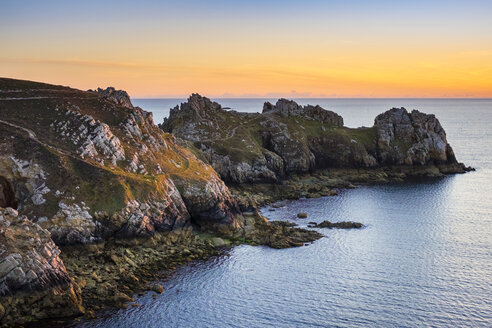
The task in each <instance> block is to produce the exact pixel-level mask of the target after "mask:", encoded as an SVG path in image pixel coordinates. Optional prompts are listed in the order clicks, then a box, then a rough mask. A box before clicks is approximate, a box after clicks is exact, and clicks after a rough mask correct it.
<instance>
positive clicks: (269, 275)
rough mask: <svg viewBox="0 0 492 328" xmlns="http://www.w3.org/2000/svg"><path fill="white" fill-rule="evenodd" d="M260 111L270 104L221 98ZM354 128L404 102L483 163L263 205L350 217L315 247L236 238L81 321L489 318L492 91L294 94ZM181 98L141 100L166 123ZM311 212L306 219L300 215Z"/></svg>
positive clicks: (471, 321) (445, 322) (309, 323)
mask: <svg viewBox="0 0 492 328" xmlns="http://www.w3.org/2000/svg"><path fill="white" fill-rule="evenodd" d="M214 100H215V101H217V102H219V103H220V104H222V106H223V107H228V108H230V109H233V110H237V111H244V112H261V110H262V107H263V102H264V101H270V102H275V101H276V99H214ZM295 100H296V101H297V102H298V103H300V104H312V105H316V104H319V105H321V106H322V107H323V108H325V109H329V110H333V111H335V112H337V113H338V114H340V115H342V116H343V118H344V121H345V125H346V126H349V127H359V126H372V124H373V122H374V118H375V117H376V116H377V115H378V114H380V113H382V112H384V111H386V110H388V109H390V108H392V107H405V108H407V109H408V110H413V109H418V110H420V111H422V112H425V113H432V114H435V115H436V116H437V117H438V118H439V120H440V122H441V124H442V126H443V127H444V129H445V130H446V132H447V137H448V142H449V143H450V144H451V145H452V147H453V148H454V151H455V153H456V156H457V158H458V160H459V161H461V162H464V163H465V164H466V165H470V166H472V167H474V168H475V169H476V171H474V172H469V173H466V174H459V175H452V176H447V177H444V178H437V179H431V180H426V181H420V182H404V183H390V184H381V185H374V186H359V187H357V188H356V189H350V190H341V191H340V193H339V195H338V196H331V197H323V198H318V199H300V200H296V201H288V202H286V204H285V206H284V207H281V208H278V209H275V211H270V210H269V207H265V208H263V209H262V212H263V214H264V215H265V216H266V217H268V218H269V219H270V220H292V221H295V222H296V223H298V224H299V226H301V227H305V226H307V223H308V222H309V221H315V222H321V221H323V220H330V221H346V220H353V221H358V222H362V223H363V224H364V225H365V227H364V228H363V229H358V230H336V229H333V230H327V229H319V231H320V232H321V233H323V235H324V236H325V237H324V238H322V239H320V240H318V241H315V242H314V243H312V244H311V245H309V246H304V247H298V248H290V249H281V250H276V249H271V248H268V247H263V246H257V247H253V246H247V245H243V246H238V247H235V248H233V249H231V250H230V251H228V252H227V253H226V254H224V255H223V256H219V257H214V258H211V259H209V260H206V261H200V262H194V263H190V264H189V265H186V266H184V267H182V268H180V269H178V270H177V271H176V272H175V273H174V274H173V275H172V277H171V278H170V279H167V280H165V281H163V282H162V285H163V287H164V292H163V293H162V294H160V295H157V298H156V299H155V300H154V299H153V298H152V295H151V294H152V293H151V292H149V293H147V294H146V295H144V296H140V297H136V302H137V303H139V304H140V305H141V306H140V307H129V308H128V309H121V310H113V311H109V312H105V313H100V314H98V319H96V320H93V321H87V322H83V323H79V324H77V325H76V327H87V328H88V327H104V328H110V327H111V328H114V327H151V328H158V327H159V328H160V327H238V328H240V327H244V328H252V327H492V99H295ZM184 101H185V99H134V100H133V103H134V104H135V105H137V106H140V107H142V108H143V109H145V110H148V111H151V112H153V114H154V120H155V122H156V123H161V122H162V120H163V119H164V117H166V116H167V115H168V114H169V109H170V108H172V107H175V106H176V105H178V104H179V103H181V102H184ZM298 212H306V213H307V214H308V218H306V219H297V218H296V217H295V216H296V213H298Z"/></svg>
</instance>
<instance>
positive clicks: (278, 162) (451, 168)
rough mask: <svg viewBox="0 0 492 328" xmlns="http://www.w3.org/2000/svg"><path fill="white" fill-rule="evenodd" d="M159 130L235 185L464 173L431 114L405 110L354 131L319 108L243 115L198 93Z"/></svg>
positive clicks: (283, 106)
mask: <svg viewBox="0 0 492 328" xmlns="http://www.w3.org/2000/svg"><path fill="white" fill-rule="evenodd" d="M160 127H161V128H162V129H164V130H165V131H167V132H171V133H173V134H175V135H176V136H177V137H179V138H182V139H184V140H186V141H187V142H188V145H189V146H190V147H195V148H196V150H195V152H196V153H200V154H201V156H202V158H203V159H205V160H206V161H208V162H209V163H210V164H211V165H212V166H213V167H214V169H215V170H216V171H217V172H218V173H219V174H220V176H221V178H222V179H223V180H224V181H226V182H228V183H232V184H244V183H278V182H280V181H283V180H285V179H286V178H288V177H289V176H292V175H296V174H305V173H312V172H315V171H319V170H324V169H329V168H380V167H388V166H392V165H407V166H412V167H418V166H434V167H436V169H437V171H438V174H439V172H441V173H446V174H447V173H456V172H464V171H465V170H466V168H465V166H464V165H462V164H460V163H458V162H457V161H456V158H455V156H454V153H453V151H452V148H451V146H450V145H449V144H448V143H447V140H446V134H445V132H444V130H443V128H442V127H441V125H440V123H439V121H438V120H437V118H435V116H434V115H427V114H424V113H420V112H418V111H412V112H411V113H408V112H407V111H406V110H405V109H403V108H402V109H392V110H390V111H388V112H386V113H384V114H381V115H379V116H378V117H377V118H376V120H375V123H374V126H373V127H371V128H358V129H352V128H347V127H344V126H343V119H342V118H341V117H340V116H339V115H337V114H335V113H333V112H331V111H327V110H325V109H323V108H321V107H320V106H311V105H308V106H300V105H298V104H297V103H296V102H294V101H292V100H286V99H280V100H278V101H277V103H276V104H275V105H272V104H271V103H268V102H266V103H265V104H264V107H263V112H262V114H251V113H239V112H235V111H227V110H224V109H222V107H221V106H220V104H218V103H216V102H212V101H210V100H209V99H207V98H205V97H202V96H200V95H197V94H193V95H192V96H191V97H190V98H189V99H188V101H187V102H185V103H183V104H181V105H180V106H179V107H176V108H174V109H172V110H171V112H170V115H169V118H167V119H165V120H164V123H163V124H162V125H161V126H160ZM419 171H420V169H419ZM432 175H435V173H432Z"/></svg>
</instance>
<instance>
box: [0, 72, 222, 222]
mask: <svg viewBox="0 0 492 328" xmlns="http://www.w3.org/2000/svg"><path fill="white" fill-rule="evenodd" d="M0 90H1V91H2V92H0V114H1V116H2V118H1V119H2V120H5V121H8V122H10V123H14V124H16V125H19V126H22V127H24V128H27V129H30V130H32V131H33V132H35V134H36V136H37V138H38V139H39V140H40V141H42V142H43V143H46V144H48V145H50V146H54V147H53V148H51V147H45V146H43V145H41V144H39V143H36V142H35V141H33V140H31V139H30V138H29V136H28V134H27V132H24V131H21V130H19V129H15V128H12V127H8V126H6V125H4V124H2V126H1V127H2V129H0V137H1V138H2V140H9V138H11V137H12V136H15V138H14V139H12V140H11V141H10V140H9V142H13V143H14V146H13V147H12V149H11V150H10V151H12V152H13V153H15V154H14V155H15V156H16V158H21V159H24V160H30V159H32V160H34V161H35V162H36V163H39V164H40V165H41V166H42V167H43V169H44V170H45V171H46V173H47V174H48V177H49V179H48V187H49V188H50V189H51V190H52V192H50V193H48V194H46V196H45V198H46V199H47V202H46V203H45V204H43V205H41V206H38V207H36V209H35V210H36V212H37V214H38V215H39V214H41V215H46V216H51V215H53V214H54V213H55V212H56V211H57V209H58V205H57V204H58V202H59V201H60V198H57V197H55V196H54V191H56V190H59V191H61V192H64V194H65V195H67V194H70V195H74V197H75V200H74V202H80V201H84V202H85V203H86V204H87V205H88V206H89V207H90V208H91V212H92V211H99V210H103V211H107V212H109V213H112V212H114V211H116V210H118V209H120V208H121V207H122V206H124V204H125V203H126V202H127V201H128V200H132V199H140V200H145V199H148V198H150V197H155V198H159V195H163V196H164V195H165V193H166V192H167V185H168V183H169V182H168V180H167V178H169V177H173V176H174V177H179V178H180V180H179V181H187V182H189V183H197V184H205V183H206V182H207V179H208V178H209V177H210V174H215V173H214V172H213V170H211V169H210V168H208V167H207V166H206V165H204V164H203V163H202V162H200V161H199V160H197V158H196V157H195V156H194V155H193V154H192V153H191V152H189V151H188V150H185V149H183V148H181V147H179V146H177V145H176V144H175V143H174V141H173V140H172V139H173V138H172V136H171V135H169V134H166V133H164V132H162V131H161V130H160V129H158V128H157V127H148V128H149V129H150V132H151V134H152V135H154V136H156V137H158V136H160V137H162V138H163V139H164V140H166V143H167V145H168V146H169V147H168V149H166V150H164V151H162V152H159V153H156V152H153V153H151V154H149V155H148V156H147V157H144V162H145V164H146V165H149V166H151V167H156V166H157V164H159V165H160V167H161V169H162V171H163V173H162V174H136V173H131V172H128V171H127V169H126V168H127V163H118V165H117V166H116V167H114V166H111V165H101V164H99V163H96V162H94V161H92V160H90V159H85V160H82V159H80V158H79V157H78V156H77V155H76V154H75V149H76V147H77V146H76V145H74V144H73V143H72V142H70V140H67V138H64V137H62V136H60V135H58V134H56V133H54V130H53V129H52V128H50V124H51V123H52V122H53V121H54V120H56V119H65V120H66V119H67V116H63V115H62V114H60V111H56V110H55V108H58V109H69V110H71V111H76V112H78V113H80V114H83V115H85V114H87V115H91V116H92V117H94V119H96V120H99V121H101V122H104V123H106V124H108V125H109V126H110V128H111V130H112V132H113V133H114V134H115V135H116V136H117V137H118V138H119V139H120V141H121V142H122V146H123V147H124V149H125V152H126V154H132V153H134V152H138V151H139V150H140V149H139V146H138V145H135V144H134V143H132V142H130V140H128V138H127V137H126V136H125V134H124V132H123V131H122V129H121V127H120V123H121V122H123V121H124V119H125V118H126V117H127V115H128V114H129V113H130V111H132V109H128V108H124V107H119V106H117V105H115V104H113V103H110V102H108V101H105V100H103V99H101V98H99V97H98V96H97V95H96V94H94V93H90V92H84V91H80V90H75V89H71V88H67V87H61V86H53V85H49V84H44V83H37V82H30V81H20V80H12V79H0ZM6 90H7V91H6ZM8 90H15V92H10V91H8ZM9 98H31V99H17V100H11V99H9ZM76 119H77V118H75V120H76ZM75 123H77V122H76V121H75ZM56 148H60V149H62V150H63V151H65V152H66V153H69V154H71V155H69V156H66V155H65V154H63V153H60V152H58V151H57V150H56ZM128 157H129V156H128V155H127V158H128ZM141 162H142V161H141ZM41 215H39V216H41Z"/></svg>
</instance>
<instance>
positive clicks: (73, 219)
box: [0, 79, 241, 245]
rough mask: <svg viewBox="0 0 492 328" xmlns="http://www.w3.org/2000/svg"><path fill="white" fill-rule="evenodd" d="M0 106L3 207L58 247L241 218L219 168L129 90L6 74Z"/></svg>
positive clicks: (234, 222)
mask: <svg viewBox="0 0 492 328" xmlns="http://www.w3.org/2000/svg"><path fill="white" fill-rule="evenodd" d="M0 113H1V114H2V115H1V116H2V118H0V126H1V129H0V140H2V141H1V142H0V185H1V189H0V194H1V195H0V202H1V203H2V204H1V205H2V206H14V207H17V209H18V210H19V212H20V213H21V214H24V215H28V216H29V217H30V218H31V219H32V220H33V221H36V222H38V223H39V224H40V225H41V226H42V227H43V228H45V229H47V230H48V231H50V232H51V235H52V238H53V240H54V241H55V243H56V244H57V245H67V244H87V243H93V242H97V241H101V240H103V239H105V238H107V237H109V236H116V237H137V236H149V235H153V234H154V233H155V232H156V231H170V230H173V229H179V228H182V227H186V226H189V225H190V224H192V223H196V224H199V225H203V226H207V227H213V226H216V225H230V226H233V227H239V226H240V225H241V224H240V223H238V221H237V220H236V216H237V217H240V212H239V209H238V207H237V204H236V203H235V202H234V200H233V199H232V197H231V194H230V192H229V190H228V189H227V187H226V186H225V185H224V183H223V182H222V180H221V179H220V178H219V176H218V175H217V174H216V172H215V171H214V170H213V169H212V168H211V167H210V166H209V165H207V164H205V163H203V162H202V161H200V160H199V159H197V158H196V156H195V155H193V154H192V153H191V152H190V151H188V150H186V149H184V148H182V147H180V146H179V145H177V144H176V142H175V139H174V137H173V136H172V135H169V134H166V133H163V132H162V130H160V129H159V128H157V127H156V126H155V125H154V123H153V119H152V114H151V113H147V112H145V111H144V110H142V109H140V108H138V107H134V106H133V105H132V104H131V102H130V99H129V97H128V94H127V93H126V92H124V91H117V90H114V89H113V88H108V89H106V90H101V89H98V91H97V92H94V91H89V92H84V91H79V90H75V89H70V88H67V87H60V86H53V85H47V84H41V83H34V82H28V81H18V80H11V79H0Z"/></svg>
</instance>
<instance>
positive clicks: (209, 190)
mask: <svg viewBox="0 0 492 328" xmlns="http://www.w3.org/2000/svg"><path fill="white" fill-rule="evenodd" d="M1 89H4V92H3V93H2V94H1V95H0V105H2V112H3V113H4V114H5V117H7V118H8V120H9V121H8V122H7V121H4V122H3V123H2V124H3V125H4V126H5V129H3V130H0V135H1V136H2V137H3V140H4V142H3V143H2V144H1V146H2V147H0V178H1V179H0V186H1V187H2V189H1V190H2V193H1V194H0V196H2V198H3V200H2V203H1V204H0V206H1V207H4V208H5V210H3V209H0V210H1V215H0V223H1V224H0V228H1V230H0V232H1V233H0V238H1V239H2V241H3V243H2V247H3V248H4V250H3V253H2V255H1V256H2V257H1V258H0V269H1V270H0V273H1V275H0V283H1V288H2V289H1V294H0V319H1V322H0V325H1V326H11V325H13V324H23V323H26V324H27V323H30V322H31V323H33V324H35V323H39V322H42V321H43V320H45V319H48V320H50V321H53V320H58V319H53V318H61V319H60V320H61V321H64V320H65V319H64V318H73V317H77V316H80V315H81V314H84V313H85V315H86V317H87V318H90V317H93V316H94V315H95V313H96V312H98V311H101V310H104V309H105V308H107V307H115V308H116V307H128V306H138V305H136V304H134V303H133V300H132V298H133V295H134V294H135V293H141V292H144V291H146V290H154V291H155V292H159V291H161V288H160V287H159V286H157V285H156V281H157V280H158V279H161V278H162V277H165V276H167V275H168V274H169V273H170V272H172V271H173V270H175V269H176V267H178V266H180V265H182V264H184V263H187V262H189V261H193V260H197V259H204V258H208V257H210V256H214V255H217V254H220V252H221V249H222V248H224V247H232V246H235V245H240V244H250V245H265V246H269V247H271V248H289V247H299V246H303V245H305V244H307V243H310V242H313V241H315V240H317V239H319V238H322V234H320V233H319V232H317V231H315V230H312V229H301V228H296V227H295V224H293V223H289V222H282V221H273V222H268V221H267V220H266V219H265V218H264V217H263V216H262V215H261V214H260V212H259V208H260V207H261V206H264V205H266V204H270V203H272V202H274V201H277V200H283V199H298V198H301V197H309V198H317V197H322V196H330V195H332V196H333V195H336V194H337V192H338V191H337V190H339V189H341V188H353V187H354V186H355V185H359V184H375V183H386V182H389V181H403V180H406V179H411V178H414V177H420V178H425V179H427V178H433V177H440V176H443V175H445V174H454V173H464V172H466V171H468V170H471V168H467V167H466V166H465V165H464V164H462V163H459V162H458V161H457V160H456V157H455V155H454V152H453V150H452V148H451V146H450V145H449V144H448V143H447V140H446V134H445V132H444V130H443V128H442V127H441V125H440V123H439V121H438V120H437V118H435V116H434V115H431V114H424V113H421V112H418V111H412V112H410V113H409V112H407V111H406V109H404V108H393V109H391V110H389V111H387V112H385V113H383V114H381V115H378V116H377V117H376V119H375V125H374V127H372V128H360V129H351V128H347V127H344V126H343V119H342V117H341V116H339V115H338V114H336V113H333V112H331V111H327V110H325V109H323V108H321V107H320V106H299V105H298V104H296V103H295V102H293V101H288V100H286V99H280V100H279V101H278V102H277V104H276V105H273V104H270V103H265V105H264V113H262V114H253V115H250V114H247V113H238V112H233V111H225V110H224V109H223V108H221V106H220V105H219V104H217V103H212V102H211V101H210V100H209V99H208V98H205V97H201V96H199V95H197V94H194V95H192V96H191V97H190V98H189V100H188V103H185V104H182V106H181V108H178V107H176V108H174V109H173V110H172V112H171V114H172V115H171V116H170V118H169V120H167V121H165V122H164V124H163V125H161V126H160V127H161V128H159V127H157V126H156V125H155V124H154V122H153V118H152V113H149V112H146V111H144V110H143V109H141V108H139V107H134V106H133V105H132V103H131V101H130V98H129V96H128V94H127V93H126V92H124V91H121V90H115V89H114V88H111V87H110V88H107V89H104V90H103V89H97V90H96V91H92V90H90V91H80V90H75V89H70V88H67V87H61V86H50V85H46V84H41V83H35V82H30V81H19V80H11V79H0V90H1ZM33 95H34V96H33ZM13 100H17V101H13ZM40 106H44V107H45V108H46V110H44V111H41V112H39V111H38V108H39V107H40ZM36 115H38V116H36ZM34 117H36V119H32V118H34ZM243 119H244V121H243ZM246 123H247V124H246ZM198 126H199V127H200V129H196V127H198ZM163 129H167V130H168V131H167V132H165V131H163ZM171 130H173V131H171ZM171 132H172V133H173V134H170V133H171ZM221 140H222V141H225V143H221ZM245 150H246V151H245ZM15 208H18V210H19V211H17V210H16V209H15ZM300 214H302V213H299V215H300ZM299 217H300V216H299ZM349 223H351V222H349ZM325 226H326V227H338V226H334V225H332V223H330V222H326V223H325ZM339 226H340V227H352V226H353V227H361V226H362V225H359V224H355V225H354V224H341V225H339ZM26 231H30V232H29V233H27V234H26ZM60 249H61V251H60ZM84 307H85V309H84Z"/></svg>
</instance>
